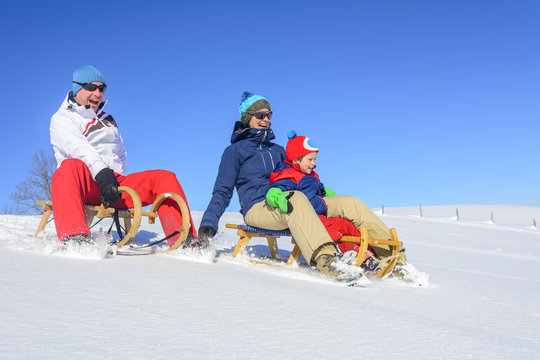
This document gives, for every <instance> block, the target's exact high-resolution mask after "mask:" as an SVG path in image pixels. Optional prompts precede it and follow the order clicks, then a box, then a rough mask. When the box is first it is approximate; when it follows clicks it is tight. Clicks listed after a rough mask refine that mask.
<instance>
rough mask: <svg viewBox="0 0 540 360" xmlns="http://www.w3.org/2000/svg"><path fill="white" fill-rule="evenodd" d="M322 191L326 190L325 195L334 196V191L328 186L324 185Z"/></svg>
mask: <svg viewBox="0 0 540 360" xmlns="http://www.w3.org/2000/svg"><path fill="white" fill-rule="evenodd" d="M324 192H326V196H336V193H335V192H334V191H333V190H332V189H330V188H327V187H325V188H324Z"/></svg>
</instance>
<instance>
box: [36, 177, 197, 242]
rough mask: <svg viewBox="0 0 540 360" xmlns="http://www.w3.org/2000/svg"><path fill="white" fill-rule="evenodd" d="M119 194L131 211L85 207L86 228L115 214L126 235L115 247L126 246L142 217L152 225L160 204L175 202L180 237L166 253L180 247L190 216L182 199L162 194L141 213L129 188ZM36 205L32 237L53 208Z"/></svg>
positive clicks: (47, 204)
mask: <svg viewBox="0 0 540 360" xmlns="http://www.w3.org/2000/svg"><path fill="white" fill-rule="evenodd" d="M118 191H119V192H121V193H122V192H127V193H128V194H129V195H130V197H131V200H132V202H133V205H134V206H133V208H132V209H116V208H112V207H107V208H106V207H105V206H103V204H101V205H86V207H85V216H86V223H87V225H88V226H90V225H91V224H92V222H93V220H94V218H95V217H97V218H98V219H101V218H105V217H108V218H112V217H113V216H114V214H115V213H116V214H117V215H118V218H120V219H123V220H124V229H125V231H126V235H125V236H124V238H122V239H121V240H120V241H119V242H118V243H116V246H117V247H121V246H124V245H127V244H129V243H131V242H132V241H133V238H134V237H135V235H136V234H137V232H138V231H139V227H140V225H141V219H142V217H143V216H146V217H147V218H148V223H149V224H154V223H155V221H156V217H158V212H157V210H158V209H159V207H160V206H161V204H162V203H163V202H164V201H165V200H167V199H171V200H172V201H175V202H176V203H177V204H178V206H179V208H180V212H181V215H182V226H181V228H180V229H179V230H180V236H179V238H178V239H177V240H176V242H175V243H174V244H172V245H171V246H169V248H168V249H167V250H166V251H172V250H175V249H176V248H178V247H179V246H180V244H181V243H182V242H183V241H184V240H186V238H187V236H188V230H189V222H190V215H189V209H188V207H187V205H186V203H185V201H184V199H183V198H182V197H181V196H180V195H178V194H175V193H163V194H161V195H159V196H158V197H157V198H156V200H155V201H154V203H153V204H152V207H151V209H150V211H143V210H142V203H141V199H140V197H139V195H138V194H137V192H136V191H135V190H133V189H131V188H128V187H126V186H119V187H118ZM36 204H38V205H41V208H42V209H43V215H42V217H41V220H40V223H39V225H38V228H37V230H36V232H35V234H34V236H37V235H38V234H39V233H40V232H42V231H43V230H44V229H45V226H46V225H47V223H48V221H49V218H50V216H51V214H52V212H53V206H52V202H51V201H46V200H38V201H36Z"/></svg>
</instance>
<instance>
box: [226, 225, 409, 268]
mask: <svg viewBox="0 0 540 360" xmlns="http://www.w3.org/2000/svg"><path fill="white" fill-rule="evenodd" d="M225 227H227V228H229V229H237V230H238V232H237V234H238V236H240V239H239V240H238V244H237V245H236V246H235V248H234V250H233V253H232V256H233V257H236V256H237V255H238V254H242V253H243V251H244V249H245V248H246V246H247V245H248V243H249V241H250V240H251V238H254V237H261V238H266V240H267V241H268V248H269V249H270V255H271V257H272V258H273V259H277V255H278V252H279V249H278V245H277V239H278V238H280V237H281V236H290V237H291V241H292V243H293V244H294V248H293V250H292V252H291V255H290V256H289V258H288V259H287V262H286V264H287V265H292V264H293V263H295V262H298V260H299V259H300V257H301V256H302V251H301V250H300V248H299V247H298V245H297V244H296V242H295V241H294V238H293V237H292V234H291V232H290V231H289V230H288V229H286V230H268V229H261V228H258V227H254V226H249V225H236V224H226V225H225ZM360 234H361V237H356V236H343V237H342V238H341V239H340V241H343V242H352V243H355V244H359V246H360V248H359V251H358V254H357V256H356V260H355V262H354V265H355V266H360V265H361V264H362V262H363V261H364V259H365V257H366V254H367V251H368V246H369V245H388V246H389V247H390V249H391V251H392V253H391V255H390V256H389V257H388V258H387V259H384V260H383V261H381V265H382V268H381V269H380V270H379V271H378V272H377V273H375V274H374V275H373V276H375V277H378V278H381V277H383V276H385V275H387V274H389V273H391V272H392V270H394V268H395V266H396V264H397V261H398V248H400V247H403V243H402V242H401V241H399V240H398V236H397V232H396V229H394V228H392V229H390V236H391V238H392V239H391V240H387V239H371V238H369V234H368V231H367V229H366V227H365V226H361V227H360ZM250 262H252V263H255V264H265V265H274V266H275V264H272V263H268V262H265V261H262V260H250ZM368 275H369V274H368Z"/></svg>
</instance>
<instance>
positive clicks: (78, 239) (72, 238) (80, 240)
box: [62, 234, 95, 245]
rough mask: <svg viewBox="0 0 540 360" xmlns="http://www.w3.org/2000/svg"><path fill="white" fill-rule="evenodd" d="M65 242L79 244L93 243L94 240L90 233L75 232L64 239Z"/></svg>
mask: <svg viewBox="0 0 540 360" xmlns="http://www.w3.org/2000/svg"><path fill="white" fill-rule="evenodd" d="M62 242H63V243H64V244H66V245H67V244H77V245H92V244H94V243H95V242H94V240H92V238H91V237H90V235H88V234H75V235H69V236H66V237H65V238H64V240H63V241H62Z"/></svg>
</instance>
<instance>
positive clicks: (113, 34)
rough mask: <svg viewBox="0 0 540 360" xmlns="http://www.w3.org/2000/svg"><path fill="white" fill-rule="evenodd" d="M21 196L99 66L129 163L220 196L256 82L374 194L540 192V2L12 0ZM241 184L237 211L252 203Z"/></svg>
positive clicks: (369, 197)
mask: <svg viewBox="0 0 540 360" xmlns="http://www.w3.org/2000/svg"><path fill="white" fill-rule="evenodd" d="M0 5H1V8H2V11H1V12H0V34H1V35H0V36H1V39H2V42H1V44H2V46H1V53H2V55H1V56H0V69H2V79H3V85H4V86H2V87H1V88H0V102H1V105H2V112H3V121H2V124H3V129H2V134H3V136H2V137H3V141H4V147H3V148H4V161H3V164H4V168H3V170H2V176H1V180H0V181H1V183H0V185H1V187H2V193H1V194H2V195H1V198H0V205H2V206H4V205H9V204H10V199H9V196H10V194H11V193H12V192H14V191H15V186H16V184H17V183H20V182H22V181H23V180H24V179H25V178H26V177H27V169H28V166H29V163H30V160H31V158H32V156H33V154H34V153H36V152H37V151H38V150H40V149H46V150H49V149H50V144H49V130H48V128H49V122H50V117H51V115H52V114H53V113H54V112H55V111H56V110H57V109H58V107H59V106H60V103H61V102H62V100H63V99H64V97H65V95H66V92H67V91H68V90H69V89H70V88H71V76H72V71H73V69H75V68H77V67H79V66H81V65H85V64H91V65H94V66H96V67H97V68H98V69H100V70H101V71H102V72H103V74H104V75H105V78H106V79H107V85H108V88H107V93H106V96H105V97H106V98H107V99H108V100H109V102H108V104H107V108H106V110H107V111H108V112H109V113H111V114H112V115H113V116H114V117H115V119H116V121H117V122H118V124H119V127H120V129H121V132H122V135H123V138H124V141H125V145H126V147H127V151H128V172H136V171H142V170H147V169H158V168H162V169H168V170H172V171H174V172H176V173H177V175H178V177H179V179H180V182H181V184H182V186H183V187H184V190H185V192H186V194H187V196H188V200H189V203H190V206H191V208H192V209H193V210H205V209H206V206H207V204H208V201H209V199H210V197H211V192H212V187H213V185H214V181H215V176H216V174H217V167H218V165H219V161H220V157H221V154H222V152H223V149H224V148H225V147H226V146H227V145H228V144H229V141H230V135H231V132H232V127H233V124H234V121H236V120H237V119H238V118H239V116H238V105H239V101H240V95H241V93H242V92H243V91H244V90H249V91H252V92H254V93H256V94H260V95H263V96H265V97H266V98H267V99H268V100H269V101H270V103H271V105H272V108H273V110H274V118H273V122H272V127H273V129H274V130H275V133H276V135H277V142H278V143H280V144H282V145H285V144H286V140H287V139H286V134H287V132H288V131H289V130H291V129H295V130H296V131H297V132H298V133H300V134H302V135H306V136H309V137H311V138H312V139H313V140H314V141H315V143H316V144H317V145H318V146H319V148H320V154H319V158H318V168H317V171H318V172H319V175H320V177H321V180H322V181H323V182H324V183H325V185H326V186H328V187H330V188H332V189H333V190H334V191H335V192H336V193H338V194H346V195H355V196H357V197H359V198H361V199H363V200H364V201H365V202H366V203H367V204H368V205H369V206H370V207H379V206H381V204H384V205H385V206H405V205H417V204H419V203H422V204H425V205H435V204H448V205H452V204H516V205H535V206H540V191H539V184H540V164H539V160H540V159H539V158H540V150H539V146H540V145H539V144H540V140H539V136H540V125H539V117H540V41H539V35H540V1H520V0H508V1H497V0H491V1H478V0H466V1H459V0H457V1H456V0H453V1H436V0H426V1H403V0H396V1H375V0H373V1H292V0H290V1H265V2H254V1H189V2H184V1H159V0H153V1H144V2H140V1H139V2H138V1H129V2H128V1H99V0H97V1H91V2H89V1H86V2H82V1H36V2H30V1H24V0H21V1H1V2H0ZM238 208H239V206H238V202H237V200H236V195H235V199H234V200H233V202H232V203H231V206H230V207H229V209H228V211H236V210H238Z"/></svg>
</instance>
